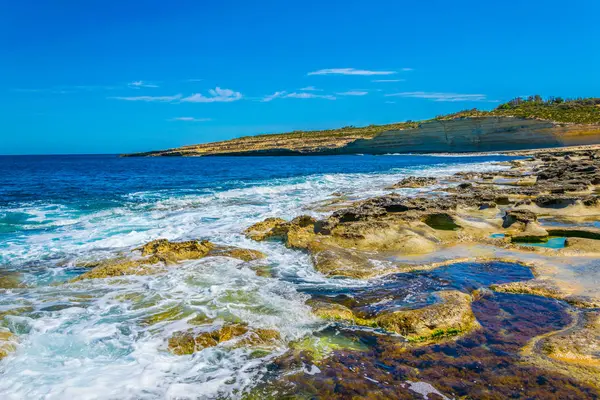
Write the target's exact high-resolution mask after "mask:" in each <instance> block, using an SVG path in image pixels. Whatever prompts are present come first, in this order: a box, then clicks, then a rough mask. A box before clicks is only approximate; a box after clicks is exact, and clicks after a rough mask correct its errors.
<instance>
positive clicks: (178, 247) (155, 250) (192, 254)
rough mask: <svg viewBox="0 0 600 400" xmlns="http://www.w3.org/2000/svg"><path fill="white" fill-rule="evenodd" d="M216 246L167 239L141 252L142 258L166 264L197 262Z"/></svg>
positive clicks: (196, 241) (207, 243)
mask: <svg viewBox="0 0 600 400" xmlns="http://www.w3.org/2000/svg"><path fill="white" fill-rule="evenodd" d="M213 248H214V245H213V244H212V243H210V242H209V241H208V240H203V241H198V240H188V241H186V242H170V241H168V240H167V239H157V240H153V241H151V242H149V243H146V244H145V245H143V246H142V247H139V248H137V249H135V250H139V251H141V253H142V256H144V257H146V256H153V257H157V258H159V259H160V260H161V261H163V262H164V263H166V264H169V263H176V262H178V261H182V260H196V259H199V258H203V257H205V256H206V255H207V254H208V252H209V251H210V250H212V249H213Z"/></svg>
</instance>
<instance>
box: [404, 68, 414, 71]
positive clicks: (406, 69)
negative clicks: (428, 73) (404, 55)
mask: <svg viewBox="0 0 600 400" xmlns="http://www.w3.org/2000/svg"><path fill="white" fill-rule="evenodd" d="M402 71H404V72H410V71H414V69H413V68H402Z"/></svg>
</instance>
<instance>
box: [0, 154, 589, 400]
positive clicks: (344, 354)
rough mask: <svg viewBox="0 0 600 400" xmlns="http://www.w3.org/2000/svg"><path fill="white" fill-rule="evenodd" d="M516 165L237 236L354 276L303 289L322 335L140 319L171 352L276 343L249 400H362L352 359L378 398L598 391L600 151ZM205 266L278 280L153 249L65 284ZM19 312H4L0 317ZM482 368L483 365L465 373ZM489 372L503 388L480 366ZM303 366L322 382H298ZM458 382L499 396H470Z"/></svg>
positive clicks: (431, 181) (324, 207)
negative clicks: (168, 329) (335, 285)
mask: <svg viewBox="0 0 600 400" xmlns="http://www.w3.org/2000/svg"><path fill="white" fill-rule="evenodd" d="M527 155H528V156H529V157H528V158H523V159H518V160H513V161H509V162H503V163H501V166H502V167H503V168H502V169H501V170H500V171H498V172H462V173H457V174H455V175H453V176H451V177H448V178H444V179H439V178H431V177H415V176H410V177H406V178H404V179H402V180H401V181H399V182H397V183H396V184H394V185H391V186H390V187H388V188H387V189H386V190H387V191H388V193H387V194H385V195H382V196H378V197H373V198H367V199H362V200H349V199H348V198H347V197H346V195H345V194H344V193H341V192H340V193H333V194H332V195H331V196H330V200H329V201H327V202H320V203H315V204H313V205H312V206H311V207H312V208H311V210H310V211H311V215H301V216H298V217H296V218H294V219H291V220H285V219H283V218H267V219H265V220H264V221H261V222H258V223H256V224H254V225H252V226H249V227H247V228H246V229H245V231H244V232H243V233H244V235H246V237H247V238H249V239H251V240H254V241H258V242H260V241H271V242H274V243H275V244H276V243H281V244H280V245H281V246H286V247H288V248H290V249H294V250H296V251H299V252H303V253H306V254H308V255H309V256H310V259H311V260H312V263H313V265H314V268H315V270H316V271H318V272H320V273H321V274H323V275H325V276H327V277H330V278H332V279H334V280H335V279H345V280H352V281H353V282H356V288H352V289H349V290H347V291H343V292H340V291H335V290H332V291H330V292H327V291H324V292H314V293H309V294H308V297H309V299H308V300H307V301H306V305H307V306H308V307H310V309H311V310H312V313H313V314H314V316H315V318H317V319H318V318H320V319H322V320H325V321H329V325H328V326H329V328H327V329H329V330H333V331H328V330H327V329H325V330H323V331H322V332H317V333H316V335H317V336H316V339H315V338H311V339H296V340H292V341H287V340H286V338H284V337H282V335H281V334H280V332H279V331H278V330H277V329H271V328H265V327H253V326H250V325H248V324H246V323H244V322H242V321H237V320H220V319H218V318H216V319H215V318H213V317H210V316H207V315H200V314H198V313H194V312H193V311H191V310H189V309H186V308H184V307H181V306H174V307H172V308H168V309H166V310H164V311H162V312H160V313H157V314H153V315H152V316H149V317H145V318H144V319H143V320H142V321H141V322H140V323H141V324H143V325H145V326H153V325H155V324H159V323H162V322H164V321H182V322H183V323H182V325H181V326H182V328H181V329H178V330H175V331H173V332H172V333H171V334H170V336H169V338H168V339H167V340H166V342H165V343H164V347H165V350H166V351H168V352H169V353H170V354H171V355H173V356H186V355H192V354H194V353H196V352H199V351H202V350H203V349H206V348H212V347H217V346H219V347H223V348H226V349H231V350H235V349H240V348H244V349H250V350H251V351H252V353H251V354H252V356H253V357H257V358H260V357H264V356H265V355H269V354H271V352H273V351H275V350H277V349H279V350H281V349H286V350H285V351H284V352H282V353H281V352H280V353H277V352H275V354H278V355H277V357H275V358H270V359H269V360H270V364H269V365H270V366H269V368H270V369H269V371H272V372H270V373H269V374H267V375H266V377H265V378H264V379H263V381H262V382H261V383H259V385H258V386H256V388H255V389H253V391H252V392H251V393H249V394H248V396H247V398H265V397H269V396H274V393H277V394H285V393H295V390H299V389H298V388H301V390H302V391H303V392H305V393H307V395H309V394H310V393H312V394H314V393H319V395H329V396H330V397H331V398H345V397H347V396H349V395H351V394H354V395H357V396H359V397H360V396H363V397H364V396H370V394H369V393H371V390H373V388H372V387H370V386H369V385H374V383H373V382H371V381H370V380H368V382H367V383H365V380H364V379H362V380H361V381H360V382H358V381H355V380H353V378H352V376H353V375H352V373H354V370H352V369H350V370H348V369H347V368H346V366H347V365H349V364H352V365H355V368H358V365H363V366H364V365H367V366H368V367H364V368H366V369H365V375H364V376H367V374H368V376H369V377H370V378H369V379H373V380H374V382H377V385H376V388H377V390H378V392H377V393H379V394H380V395H381V396H380V398H386V397H389V396H396V397H398V398H404V397H402V396H403V395H406V393H407V392H406V390H405V388H406V387H407V385H409V383H407V382H413V381H414V380H416V381H417V382H418V381H419V379H427V381H428V382H430V383H435V384H436V388H437V389H439V390H441V393H445V394H446V395H448V396H450V394H452V395H456V396H459V395H461V393H462V392H463V391H465V390H468V391H467V392H465V393H463V395H468V396H474V393H479V395H480V396H483V397H486V396H488V395H489V398H502V396H509V395H514V393H515V387H519V385H525V386H527V387H528V388H529V389H528V390H529V393H534V394H535V393H547V392H545V391H544V390H546V389H544V388H551V390H552V391H553V393H556V395H557V396H558V397H560V396H561V395H564V396H566V397H568V396H573V395H575V396H576V397H577V396H584V397H590V396H591V397H594V396H600V379H599V377H600V323H599V321H600V320H599V318H598V309H600V267H598V260H599V259H600V149H598V148H595V147H586V148H578V149H572V150H564V149H553V150H540V151H535V152H531V151H528V153H527ZM414 189H418V191H417V192H415V191H414ZM407 190H408V191H407ZM411 190H412V192H411ZM415 193H416V194H415ZM316 216H318V217H316ZM210 257H228V258H234V259H237V260H239V261H240V263H241V264H240V265H241V266H248V267H249V268H250V269H252V270H254V271H255V272H256V274H257V275H258V276H260V277H264V278H265V279H272V278H273V277H274V276H273V275H272V272H271V271H270V269H269V265H268V263H265V262H264V261H263V260H264V259H265V257H266V255H265V254H264V253H262V252H260V251H257V250H253V249H244V248H237V247H231V246H224V245H220V244H218V243H212V242H210V241H207V240H190V241H185V242H171V241H168V240H166V239H158V240H154V241H152V242H149V243H147V244H145V245H143V246H141V247H138V248H134V249H132V251H131V252H129V253H123V254H120V255H119V256H117V257H116V258H113V259H107V260H103V261H100V262H96V261H94V262H90V263H83V264H81V265H79V266H78V268H79V269H81V270H82V273H80V274H79V275H78V276H76V277H74V278H73V279H71V280H70V282H67V284H69V285H86V284H89V283H90V282H91V280H96V279H104V278H113V279H117V280H118V279H120V278H123V277H127V276H134V277H135V276H136V275H154V274H164V273H168V272H169V271H170V270H171V269H173V268H177V267H178V266H179V265H180V264H181V263H182V262H184V261H189V260H198V259H203V258H210ZM240 268H241V267H240ZM0 285H2V287H3V288H19V287H22V285H21V284H20V283H19V281H18V276H16V275H14V276H13V275H10V276H9V275H6V276H0ZM407 288H411V290H408V291H407V290H406V289H407ZM136 299H137V297H136V295H131V296H121V297H119V299H118V300H119V301H123V302H135V301H137V300H136ZM503 307H504V308H503ZM29 312H31V310H29V309H26V308H21V309H14V310H9V311H7V312H4V314H3V315H1V316H0V317H4V315H20V314H27V313H29ZM517 316H518V317H519V318H520V319H519V318H517ZM528 318H530V319H531V321H528ZM524 321H525V322H524ZM18 346H19V342H18V338H17V337H16V336H15V335H13V334H12V333H10V332H9V331H0V358H2V357H5V356H7V355H8V354H10V353H11V352H14V351H15V349H17V348H18ZM494 346H499V347H498V348H497V349H496V350H493V349H494ZM490 349H492V350H490ZM459 356H460V357H459ZM444 357H445V358H444ZM424 360H430V362H431V363H433V364H423V363H424V362H425V361H424ZM436 363H439V364H440V365H444V366H445V367H444V368H446V369H447V370H448V371H451V372H448V373H447V374H446V375H444V376H439V372H436V371H435V369H433V368H431V365H436ZM457 363H458V364H457ZM477 363H482V364H481V365H482V367H481V368H483V369H480V370H478V368H479V367H473V365H479V364H477ZM406 365H414V368H412V369H406V368H407V367H406ZM498 365H503V368H504V369H503V371H505V373H506V374H507V376H511V378H510V379H509V378H506V380H503V379H504V378H502V374H500V375H498V376H496V375H494V374H485V373H484V372H482V371H483V370H485V368H488V369H492V368H497V366H498ZM307 366H311V367H310V369H307V368H308V367H307ZM313 367H314V368H316V370H318V371H323V373H321V374H316V373H308V372H307V371H313V369H312V368H313ZM484 367H485V368H484ZM386 368H387V369H389V371H392V370H393V371H395V372H394V374H390V372H389V371H388V370H386ZM470 368H473V370H472V371H471V372H469V373H467V372H465V371H467V370H469V369H470ZM316 370H315V371H316ZM277 371H284V372H283V373H279V374H278V373H277ZM290 371H292V372H290ZM293 371H296V372H293ZM348 371H350V372H348ZM386 371H387V372H386ZM465 374H466V375H465ZM535 374H537V375H535ZM463 375H464V376H468V379H471V380H473V379H475V380H480V381H482V382H483V386H485V387H494V389H493V391H492V392H485V391H484V392H477V391H476V390H475V389H473V388H472V387H471V388H468V389H467V388H466V387H465V386H464V376H463ZM538 375H539V376H538ZM391 376H393V377H394V378H392V377H391ZM532 376H537V378H535V380H533V378H532ZM375 377H376V378H375ZM397 377H402V379H404V380H402V381H398V380H396V381H394V379H400V378H397ZM379 382H384V383H385V382H388V383H387V384H384V383H381V384H379ZM457 382H459V383H457ZM438 385H439V386H438ZM528 385H529V386H528ZM480 389H481V388H480ZM480 389H477V390H480ZM403 390H404V391H403ZM481 390H483V389H481ZM537 390H540V392H536V391H537ZM402 393H404V394H402ZM442 397H444V396H442ZM475 397H476V396H475ZM407 398H408V397H407Z"/></svg>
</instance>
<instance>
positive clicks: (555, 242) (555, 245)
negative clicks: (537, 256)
mask: <svg viewBox="0 0 600 400" xmlns="http://www.w3.org/2000/svg"><path fill="white" fill-rule="evenodd" d="M566 242H567V238H565V237H554V238H550V239H548V241H547V242H544V243H520V244H522V245H523V246H533V247H547V248H549V249H562V248H564V247H565V244H566Z"/></svg>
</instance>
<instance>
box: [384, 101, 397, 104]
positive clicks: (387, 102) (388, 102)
mask: <svg viewBox="0 0 600 400" xmlns="http://www.w3.org/2000/svg"><path fill="white" fill-rule="evenodd" d="M385 104H396V102H395V101H386V102H385Z"/></svg>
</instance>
